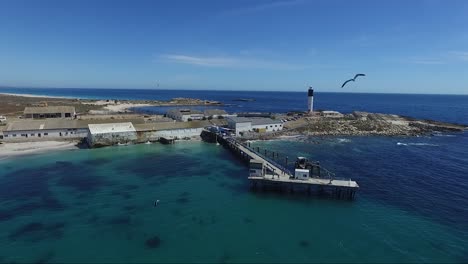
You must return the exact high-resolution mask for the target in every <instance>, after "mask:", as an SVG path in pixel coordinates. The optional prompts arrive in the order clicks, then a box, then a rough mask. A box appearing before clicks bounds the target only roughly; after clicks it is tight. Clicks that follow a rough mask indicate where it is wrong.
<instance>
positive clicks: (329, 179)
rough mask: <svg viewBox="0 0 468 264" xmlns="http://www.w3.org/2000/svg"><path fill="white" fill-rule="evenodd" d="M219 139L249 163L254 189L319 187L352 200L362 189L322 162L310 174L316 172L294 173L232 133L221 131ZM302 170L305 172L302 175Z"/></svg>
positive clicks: (304, 188) (338, 196)
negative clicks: (324, 165)
mask: <svg viewBox="0 0 468 264" xmlns="http://www.w3.org/2000/svg"><path fill="white" fill-rule="evenodd" d="M216 138H217V142H219V143H220V144H221V145H223V146H224V147H226V148H228V149H229V150H231V151H232V152H233V153H235V154H236V156H238V157H239V158H241V159H242V160H244V161H246V162H248V164H249V167H250V170H249V176H248V180H249V181H250V183H251V187H252V188H254V189H256V188H258V187H262V188H264V189H265V188H268V187H273V188H276V189H279V190H285V189H286V190H289V191H290V192H292V193H293V192H297V191H301V190H304V191H306V192H307V193H311V191H313V190H316V191H318V192H319V193H325V192H326V193H329V194H331V195H332V196H334V197H337V198H339V199H350V200H352V199H354V198H355V195H356V192H357V191H358V190H359V185H358V183H357V182H356V181H353V180H351V179H344V178H337V177H335V176H334V174H333V173H331V172H329V171H328V170H326V169H323V168H321V167H320V165H316V166H315V168H316V170H315V171H316V172H317V173H318V174H309V172H313V171H314V168H313V167H312V169H311V170H304V169H296V170H295V172H294V173H293V172H292V171H290V170H289V169H288V168H287V167H285V166H283V165H281V164H279V163H278V162H277V161H275V160H273V159H272V158H270V157H267V155H266V153H267V150H265V151H264V154H262V153H261V152H260V151H259V148H257V150H255V148H252V147H251V146H250V144H246V143H242V142H240V141H238V140H236V139H235V138H234V137H231V136H223V135H219V134H218V135H216ZM274 155H275V154H274V153H273V156H274ZM276 155H278V154H276ZM286 164H287V161H286ZM298 172H299V173H298ZM301 173H305V174H303V175H301Z"/></svg>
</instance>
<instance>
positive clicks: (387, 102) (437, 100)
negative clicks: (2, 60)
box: [0, 88, 468, 125]
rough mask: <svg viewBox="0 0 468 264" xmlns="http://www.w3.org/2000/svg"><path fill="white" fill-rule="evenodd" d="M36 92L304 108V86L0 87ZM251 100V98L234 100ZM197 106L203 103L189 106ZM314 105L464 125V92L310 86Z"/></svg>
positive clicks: (237, 107) (467, 100)
mask: <svg viewBox="0 0 468 264" xmlns="http://www.w3.org/2000/svg"><path fill="white" fill-rule="evenodd" d="M1 92H4V93H19V94H36V95H49V96H65V97H73V98H88V99H118V100H129V99H134V100H136V99H143V100H170V99H172V98H175V97H189V98H199V99H206V100H215V101H220V102H222V103H224V104H225V106H223V107H219V106H215V108H223V109H225V110H226V111H228V112H234V113H238V112H272V113H285V112H288V111H304V110H306V109H307V91H306V89H304V92H259V91H209V90H207V91H200V90H141V89H140V90H139V89H74V88H67V89H58V88H0V93H1ZM240 98H244V99H245V98H248V99H254V101H251V102H243V101H237V99H240ZM170 108H171V107H143V108H139V111H143V112H149V113H158V114H164V113H166V112H167V110H169V109H170ZM193 108H198V109H200V108H201V109H203V107H193ZM314 108H315V109H321V110H336V111H340V112H343V113H350V112H352V111H369V112H375V113H389V114H400V115H410V116H412V117H416V118H426V119H433V120H439V121H446V122H456V123H461V124H465V125H468V95H420V94H365V93H345V92H343V93H326V92H323V93H322V92H320V89H316V92H315V93H314Z"/></svg>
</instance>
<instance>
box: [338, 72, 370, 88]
mask: <svg viewBox="0 0 468 264" xmlns="http://www.w3.org/2000/svg"><path fill="white" fill-rule="evenodd" d="M359 76H366V75H365V74H364V73H358V74H356V75H354V78H352V79H349V80H347V81H346V82H344V83H343V85H341V88H343V87H344V86H345V85H346V84H347V83H349V82H354V81H356V78H357V77H359Z"/></svg>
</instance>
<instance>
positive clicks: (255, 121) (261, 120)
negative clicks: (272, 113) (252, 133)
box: [251, 117, 282, 126]
mask: <svg viewBox="0 0 468 264" xmlns="http://www.w3.org/2000/svg"><path fill="white" fill-rule="evenodd" d="M251 120H252V126H260V125H271V124H282V122H281V121H280V120H275V119H271V118H262V117H258V118H251Z"/></svg>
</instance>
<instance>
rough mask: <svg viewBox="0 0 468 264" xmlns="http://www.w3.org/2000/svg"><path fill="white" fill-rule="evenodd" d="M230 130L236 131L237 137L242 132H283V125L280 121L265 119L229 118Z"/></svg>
mask: <svg viewBox="0 0 468 264" xmlns="http://www.w3.org/2000/svg"><path fill="white" fill-rule="evenodd" d="M226 120H227V122H228V126H229V128H232V129H235V131H236V136H240V135H241V133H242V132H246V131H256V132H274V131H280V130H283V123H282V122H281V121H279V120H274V119H271V118H264V117H227V118H226Z"/></svg>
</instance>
